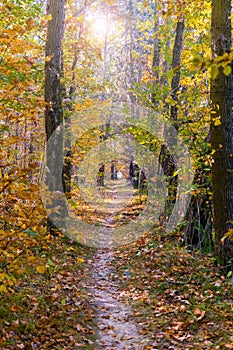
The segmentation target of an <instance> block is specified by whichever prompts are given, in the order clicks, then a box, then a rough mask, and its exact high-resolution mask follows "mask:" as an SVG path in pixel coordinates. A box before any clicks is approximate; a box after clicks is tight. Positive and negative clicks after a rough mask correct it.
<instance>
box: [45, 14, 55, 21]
mask: <svg viewBox="0 0 233 350" xmlns="http://www.w3.org/2000/svg"><path fill="white" fill-rule="evenodd" d="M52 18H53V17H52V15H51V13H50V14H49V15H47V16H45V20H46V21H51V20H52Z"/></svg>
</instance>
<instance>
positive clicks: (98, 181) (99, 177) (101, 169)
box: [97, 164, 105, 186]
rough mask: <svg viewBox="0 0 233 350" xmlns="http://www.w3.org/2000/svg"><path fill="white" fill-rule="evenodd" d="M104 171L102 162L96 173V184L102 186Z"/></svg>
mask: <svg viewBox="0 0 233 350" xmlns="http://www.w3.org/2000/svg"><path fill="white" fill-rule="evenodd" d="M104 171H105V166H104V164H102V165H101V166H100V168H99V172H98V175H97V186H104Z"/></svg>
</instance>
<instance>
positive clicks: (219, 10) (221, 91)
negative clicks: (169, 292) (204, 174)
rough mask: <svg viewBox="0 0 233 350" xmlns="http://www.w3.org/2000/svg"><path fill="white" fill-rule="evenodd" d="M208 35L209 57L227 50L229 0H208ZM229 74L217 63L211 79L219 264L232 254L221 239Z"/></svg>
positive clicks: (230, 163)
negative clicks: (210, 4)
mask: <svg viewBox="0 0 233 350" xmlns="http://www.w3.org/2000/svg"><path fill="white" fill-rule="evenodd" d="M211 35H212V55H213V58H214V57H217V56H222V55H223V54H224V53H225V52H227V53H229V52H230V50H231V0H212V18H211ZM232 77H233V76H232V72H231V73H230V74H229V75H228V76H226V75H225V74H224V72H223V69H222V67H220V69H219V74H218V76H217V77H216V78H215V79H212V82H211V101H212V113H211V116H212V118H211V146H212V150H213V152H214V154H213V165H212V181H213V203H214V226H215V251H216V254H217V256H218V257H219V259H220V261H221V262H222V263H223V264H226V263H227V261H229V259H230V258H232V257H233V254H232V253H233V250H232V244H231V243H230V241H229V240H226V241H225V243H224V244H222V243H221V238H222V237H223V236H224V234H225V233H226V232H227V231H228V230H229V229H230V228H233V134H232V128H233V124H232V99H233V80H232ZM216 121H220V123H221V124H219V123H216Z"/></svg>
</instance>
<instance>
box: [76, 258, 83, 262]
mask: <svg viewBox="0 0 233 350" xmlns="http://www.w3.org/2000/svg"><path fill="white" fill-rule="evenodd" d="M84 261H85V260H84V259H82V258H77V262H78V263H84Z"/></svg>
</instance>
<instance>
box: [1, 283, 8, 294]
mask: <svg viewBox="0 0 233 350" xmlns="http://www.w3.org/2000/svg"><path fill="white" fill-rule="evenodd" d="M1 292H3V293H6V292H7V289H6V286H5V285H4V284H1V285H0V293H1Z"/></svg>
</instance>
